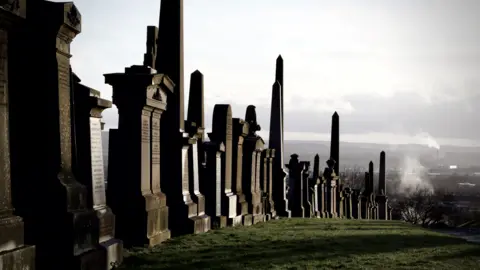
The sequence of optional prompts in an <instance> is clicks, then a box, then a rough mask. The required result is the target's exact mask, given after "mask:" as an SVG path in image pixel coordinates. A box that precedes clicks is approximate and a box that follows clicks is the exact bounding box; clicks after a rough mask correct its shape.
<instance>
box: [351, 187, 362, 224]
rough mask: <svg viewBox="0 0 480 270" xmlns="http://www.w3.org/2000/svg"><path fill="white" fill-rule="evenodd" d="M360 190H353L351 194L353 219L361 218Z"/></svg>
mask: <svg viewBox="0 0 480 270" xmlns="http://www.w3.org/2000/svg"><path fill="white" fill-rule="evenodd" d="M359 193H360V192H359V190H355V189H353V190H352V193H351V195H350V198H351V202H352V218H353V219H359V218H361V215H360V214H359V213H360V200H359V198H360V196H359Z"/></svg>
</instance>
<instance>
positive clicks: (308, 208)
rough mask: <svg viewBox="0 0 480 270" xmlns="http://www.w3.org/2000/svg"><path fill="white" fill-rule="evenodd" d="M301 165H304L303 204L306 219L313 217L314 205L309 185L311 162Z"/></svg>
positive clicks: (303, 162)
mask: <svg viewBox="0 0 480 270" xmlns="http://www.w3.org/2000/svg"><path fill="white" fill-rule="evenodd" d="M300 163H302V164H303V170H302V176H301V177H302V198H303V200H302V204H303V213H304V217H308V218H310V217H312V216H311V214H312V203H311V200H310V194H311V192H310V185H309V182H310V181H309V180H310V179H309V178H310V176H309V171H308V170H309V168H310V162H309V161H301V162H300Z"/></svg>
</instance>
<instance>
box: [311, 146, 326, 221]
mask: <svg viewBox="0 0 480 270" xmlns="http://www.w3.org/2000/svg"><path fill="white" fill-rule="evenodd" d="M313 180H314V181H315V186H314V192H315V203H314V206H315V215H316V217H319V218H325V217H326V216H325V181H323V180H324V179H323V177H322V176H321V175H320V156H319V155H318V154H317V155H315V158H314V160H313Z"/></svg>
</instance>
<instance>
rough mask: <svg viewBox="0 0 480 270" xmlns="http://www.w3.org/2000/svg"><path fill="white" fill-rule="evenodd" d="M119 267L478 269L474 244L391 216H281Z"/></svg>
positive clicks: (132, 254) (141, 252) (152, 252)
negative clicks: (363, 218) (389, 218)
mask: <svg viewBox="0 0 480 270" xmlns="http://www.w3.org/2000/svg"><path fill="white" fill-rule="evenodd" d="M120 269H455V270H459V269H480V245H476V244H470V243H467V242H466V241H465V240H462V239H459V238H455V237H452V236H448V235H444V234H440V233H435V232H431V231H428V230H424V229H422V228H418V227H414V226H411V225H408V224H405V223H402V222H397V221H359V220H323V219H281V220H276V221H270V222H267V223H261V224H257V225H255V226H252V227H247V228H244V227H236V228H225V229H221V230H215V231H211V232H209V233H206V234H201V235H187V236H184V237H179V238H175V239H172V240H169V241H168V242H166V243H165V244H164V245H162V246H160V247H157V248H154V249H134V250H131V251H129V253H128V254H127V257H126V259H125V263H124V265H123V266H122V267H121V268H120Z"/></svg>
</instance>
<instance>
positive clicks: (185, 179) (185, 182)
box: [182, 147, 189, 195]
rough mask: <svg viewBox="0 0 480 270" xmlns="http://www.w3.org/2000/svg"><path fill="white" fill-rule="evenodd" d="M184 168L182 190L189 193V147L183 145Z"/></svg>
mask: <svg viewBox="0 0 480 270" xmlns="http://www.w3.org/2000/svg"><path fill="white" fill-rule="evenodd" d="M182 161H183V162H182V170H183V179H182V191H183V194H184V195H185V194H188V193H189V191H188V148H187V147H183V149H182Z"/></svg>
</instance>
